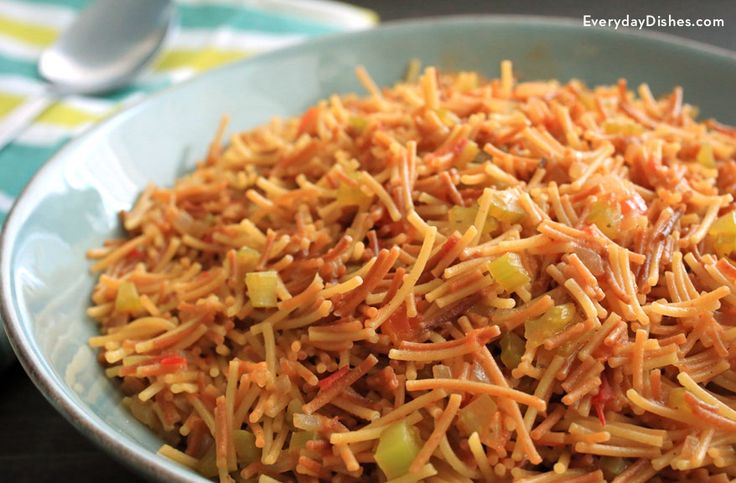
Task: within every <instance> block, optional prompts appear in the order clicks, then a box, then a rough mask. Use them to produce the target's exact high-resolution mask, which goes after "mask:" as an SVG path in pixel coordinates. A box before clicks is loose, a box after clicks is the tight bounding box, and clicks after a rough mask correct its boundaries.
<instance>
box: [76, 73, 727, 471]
mask: <svg viewBox="0 0 736 483" xmlns="http://www.w3.org/2000/svg"><path fill="white" fill-rule="evenodd" d="M410 70H411V72H412V74H411V75H410V76H409V77H410V78H408V79H407V80H406V81H402V82H399V83H397V84H395V85H394V86H391V87H387V88H379V87H378V86H377V85H376V84H375V83H374V81H373V80H372V79H371V78H370V76H369V74H368V73H367V71H365V70H364V69H362V68H358V70H357V74H358V78H359V80H360V81H361V82H362V83H363V84H364V86H365V88H366V90H367V91H368V93H369V95H368V96H367V97H361V96H358V95H354V94H351V95H344V96H337V95H335V96H332V97H330V98H329V99H327V100H323V101H320V102H319V103H317V104H316V105H314V106H313V107H311V108H309V109H308V110H307V111H306V112H305V113H304V114H303V115H301V116H300V117H297V118H292V119H285V120H284V119H275V120H273V121H272V122H271V123H270V124H268V125H265V126H263V127H258V128H256V129H253V130H250V131H247V132H241V133H237V134H234V135H232V136H231V137H229V138H227V137H226V132H227V129H228V126H227V122H226V121H224V122H223V124H222V125H221V126H220V127H219V128H218V129H217V134H216V136H215V139H214V141H213V142H212V145H211V147H210V149H209V151H208V153H207V155H206V158H205V159H204V160H203V161H201V162H200V163H199V164H198V165H197V167H196V169H195V170H194V171H193V172H192V173H191V174H189V175H186V176H184V177H183V178H181V179H179V180H177V181H176V183H175V184H174V186H173V187H171V188H163V187H158V186H154V185H150V186H149V187H148V188H146V189H145V190H144V191H143V193H142V194H141V196H140V197H139V199H138V200H137V202H136V204H135V206H133V208H132V209H131V210H130V211H128V212H124V213H123V214H122V221H123V226H124V228H125V230H126V232H127V236H126V238H125V239H120V240H111V241H109V242H107V243H106V244H105V246H104V247H102V248H99V249H94V250H90V252H89V256H90V257H91V258H93V259H94V264H93V265H92V269H93V270H94V271H95V272H99V273H100V275H99V281H98V284H97V286H96V287H95V289H94V293H93V295H92V300H93V306H92V307H91V308H90V309H89V310H88V313H89V315H90V317H92V318H94V319H95V320H97V321H99V323H100V327H101V332H102V335H100V336H97V337H93V338H91V339H90V340H89V343H90V345H91V346H92V347H95V348H99V349H100V353H99V354H100V356H99V359H100V362H101V363H102V364H103V366H104V367H105V371H106V373H107V375H108V376H109V377H110V378H114V379H116V380H119V381H120V387H121V390H122V391H123V392H124V394H125V397H124V399H123V403H124V404H125V405H126V406H127V407H128V408H129V409H130V411H131V412H132V414H133V415H134V416H135V417H136V418H137V419H139V420H140V421H141V422H143V423H144V424H146V425H147V426H149V427H151V428H152V429H153V430H154V431H156V432H157V433H158V434H160V435H161V437H162V438H163V440H164V441H165V444H164V445H163V446H162V447H161V450H160V453H161V455H163V456H165V457H167V458H169V459H172V460H174V461H176V462H178V463H180V464H182V465H185V466H187V467H190V468H192V469H193V470H195V471H198V472H199V473H201V474H203V475H204V476H206V477H210V478H215V477H216V478H219V480H220V481H221V482H228V481H248V480H256V479H258V480H259V481H263V482H269V481H273V480H277V481H282V482H285V481H300V482H306V481H316V480H325V481H354V480H365V481H394V482H414V481H430V482H446V481H458V482H461V481H471V480H474V481H496V480H497V481H506V480H515V481H524V482H530V483H531V482H537V483H542V482H556V481H566V482H577V483H583V482H596V481H604V480H607V481H616V482H644V481H648V480H650V479H652V478H659V481H670V480H683V481H711V482H721V481H723V482H725V481H730V480H731V479H733V478H736V451H735V450H734V444H736V371H735V370H734V367H733V362H734V361H733V358H732V356H731V354H734V353H736V352H734V350H736V347H734V346H735V345H736V262H735V261H734V258H733V257H734V253H736V211H735V210H734V208H735V206H734V202H733V193H734V190H735V189H736V161H735V160H734V155H735V153H736V129H735V128H731V127H729V126H726V125H724V124H720V123H718V122H716V121H712V120H709V121H698V120H697V119H696V118H697V114H698V111H697V109H696V108H695V107H693V106H691V105H689V104H686V103H685V102H684V100H683V93H682V89H680V88H679V87H677V88H675V89H674V91H673V92H672V93H671V94H669V95H666V96H663V97H661V98H659V99H657V98H655V97H654V95H653V94H652V93H651V92H650V90H649V87H648V86H647V85H646V84H642V85H641V86H638V88H637V90H636V93H634V92H632V91H631V90H629V86H628V85H627V83H626V81H624V80H620V81H619V82H618V83H617V84H616V85H614V86H599V87H595V88H592V89H591V88H588V87H586V86H585V85H584V84H582V83H581V82H579V81H575V80H573V81H570V82H568V83H566V84H561V83H559V82H558V81H535V82H519V81H517V80H516V79H515V78H514V77H513V72H512V68H511V63H510V62H508V61H505V62H503V63H502V65H501V76H500V78H499V79H491V80H485V79H482V78H481V77H480V76H479V75H478V74H476V73H473V72H459V73H452V74H450V73H447V74H445V73H440V72H438V71H437V70H436V69H435V68H433V67H429V68H427V69H426V70H424V72H423V73H422V74H421V75H418V72H419V67H418V65H417V64H416V63H413V64H411V69H410ZM417 76H418V78H415V77H417ZM225 141H227V142H225Z"/></svg>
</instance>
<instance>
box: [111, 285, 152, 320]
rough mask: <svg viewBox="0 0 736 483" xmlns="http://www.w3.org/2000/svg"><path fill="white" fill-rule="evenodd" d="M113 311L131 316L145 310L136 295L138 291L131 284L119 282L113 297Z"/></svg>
mask: <svg viewBox="0 0 736 483" xmlns="http://www.w3.org/2000/svg"><path fill="white" fill-rule="evenodd" d="M115 310H116V311H117V312H122V313H125V314H133V313H136V312H142V311H143V310H145V309H144V308H143V304H141V298H140V296H139V295H138V289H137V288H136V287H135V284H134V283H132V282H120V285H119V286H118V293H117V294H116V295H115Z"/></svg>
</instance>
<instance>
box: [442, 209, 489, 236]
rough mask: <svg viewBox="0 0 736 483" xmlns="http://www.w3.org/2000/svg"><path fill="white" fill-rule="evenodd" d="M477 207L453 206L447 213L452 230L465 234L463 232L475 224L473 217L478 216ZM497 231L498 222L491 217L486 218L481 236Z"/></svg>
mask: <svg viewBox="0 0 736 483" xmlns="http://www.w3.org/2000/svg"><path fill="white" fill-rule="evenodd" d="M478 210H479V208H478V205H475V206H453V207H452V208H450V210H449V211H448V218H449V220H450V226H451V227H452V229H453V230H457V231H459V232H460V233H465V230H467V229H468V228H470V226H471V225H472V224H473V223H475V217H476V216H478ZM497 229H498V220H496V219H495V218H493V217H492V216H490V215H489V216H488V217H487V218H486V222H485V224H484V225H483V233H482V234H483V235H487V234H489V233H493V232H494V231H496V230H497Z"/></svg>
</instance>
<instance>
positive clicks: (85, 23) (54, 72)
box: [0, 0, 174, 150]
mask: <svg viewBox="0 0 736 483" xmlns="http://www.w3.org/2000/svg"><path fill="white" fill-rule="evenodd" d="M173 11H174V7H173V3H172V2H171V1H170V0H97V1H96V2H94V3H93V4H92V5H90V6H89V7H88V8H86V9H85V10H84V11H82V13H80V14H79V16H78V17H77V18H76V19H75V20H74V21H73V22H72V24H71V25H70V26H69V27H68V28H67V29H66V30H65V31H64V33H63V34H62V35H61V36H60V37H59V39H58V40H57V41H56V42H55V43H54V44H53V45H52V46H50V47H49V48H47V49H46V50H44V51H43V53H42V54H41V58H40V59H39V62H38V72H39V74H40V75H41V76H42V77H43V78H44V79H45V80H47V81H48V82H49V84H48V85H47V86H46V88H45V89H44V91H43V92H42V93H41V94H40V95H39V96H37V97H35V98H33V99H31V100H29V101H27V102H26V103H24V104H23V105H21V106H20V107H18V108H17V109H15V110H14V111H13V112H12V113H11V114H10V115H8V116H7V117H6V118H5V121H3V123H2V124H0V150H2V149H3V147H5V146H6V145H7V144H8V143H9V142H10V141H12V140H13V139H14V138H15V136H17V135H18V134H20V132H21V131H22V130H23V129H24V128H25V127H26V126H28V124H30V123H31V121H33V120H34V119H35V118H36V117H37V116H38V115H39V114H41V113H42V112H43V111H44V110H46V108H48V107H49V105H51V104H52V103H53V102H55V101H57V100H58V99H59V98H60V97H62V96H65V95H70V94H85V95H90V94H101V93H104V92H109V91H112V90H114V89H117V88H120V87H122V86H124V85H126V84H127V83H128V82H130V81H131V80H132V79H133V77H134V76H135V75H136V74H137V73H138V72H139V71H140V70H141V69H142V68H143V67H144V66H145V65H146V64H147V63H148V62H149V61H150V60H152V59H153V58H154V56H155V54H156V53H157V52H158V50H159V49H160V47H161V45H162V43H163V41H164V39H165V37H166V33H167V31H168V30H169V27H170V25H171V23H172V18H173Z"/></svg>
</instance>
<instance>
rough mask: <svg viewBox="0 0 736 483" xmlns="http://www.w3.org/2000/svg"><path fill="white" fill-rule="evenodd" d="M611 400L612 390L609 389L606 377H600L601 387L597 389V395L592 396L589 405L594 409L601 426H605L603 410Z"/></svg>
mask: <svg viewBox="0 0 736 483" xmlns="http://www.w3.org/2000/svg"><path fill="white" fill-rule="evenodd" d="M612 399H613V390H612V389H611V385H610V384H609V383H608V379H607V378H606V376H603V375H602V376H601V386H600V388H598V394H596V395H595V396H593V398H592V399H591V400H590V402H591V404H592V405H593V408H594V409H595V412H596V414H597V415H598V419H599V420H600V422H601V425H603V426H605V425H606V415H605V414H604V412H603V411H604V409H605V408H606V405H607V404H608V403H609V402H610V401H611V400H612Z"/></svg>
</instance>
